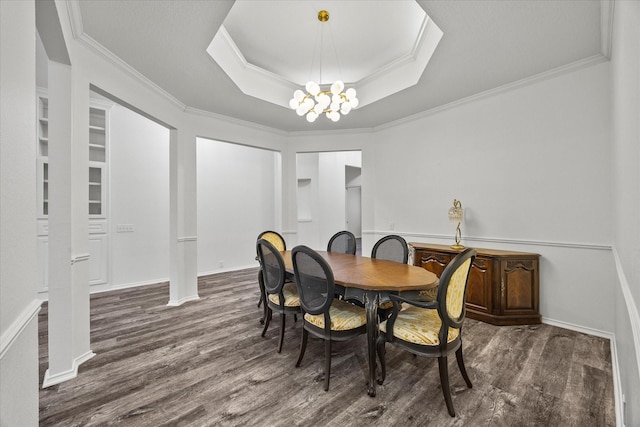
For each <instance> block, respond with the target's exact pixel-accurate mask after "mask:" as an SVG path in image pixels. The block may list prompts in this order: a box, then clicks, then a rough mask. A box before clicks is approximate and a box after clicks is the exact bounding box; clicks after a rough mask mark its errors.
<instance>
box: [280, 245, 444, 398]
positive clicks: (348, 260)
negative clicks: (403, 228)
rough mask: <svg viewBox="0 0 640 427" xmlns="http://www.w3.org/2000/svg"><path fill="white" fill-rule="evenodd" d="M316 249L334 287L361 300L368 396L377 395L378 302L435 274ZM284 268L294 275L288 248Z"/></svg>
mask: <svg viewBox="0 0 640 427" xmlns="http://www.w3.org/2000/svg"><path fill="white" fill-rule="evenodd" d="M318 253H319V254H320V255H321V256H322V257H323V258H324V259H325V260H326V261H327V263H328V264H329V265H330V266H331V270H332V271H333V276H334V281H335V283H336V287H337V288H338V289H339V290H340V291H342V292H341V293H342V294H343V295H344V297H345V299H355V300H358V301H360V302H361V303H362V304H363V305H364V307H365V309H366V312H367V349H368V355H369V378H368V381H369V386H368V390H367V392H368V394H369V396H375V395H376V381H375V376H376V375H375V374H376V339H377V337H378V305H379V304H380V301H384V300H388V296H387V295H388V294H389V293H397V292H403V291H422V290H427V289H431V288H433V287H435V286H438V277H437V276H436V275H435V274H433V273H432V272H430V271H427V270H425V269H423V268H420V267H416V266H413V265H408V264H402V263H399V262H394V261H387V260H382V259H375V258H369V257H363V256H359V255H350V254H342V253H337V252H324V251H318ZM281 254H282V258H283V259H284V265H285V269H286V271H287V275H288V276H289V278H290V279H292V280H293V279H294V272H293V261H292V259H291V251H282V252H281Z"/></svg>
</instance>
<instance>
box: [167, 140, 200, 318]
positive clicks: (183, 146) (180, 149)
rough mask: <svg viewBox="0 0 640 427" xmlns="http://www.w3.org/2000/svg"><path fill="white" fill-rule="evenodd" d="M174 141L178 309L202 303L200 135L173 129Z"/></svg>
mask: <svg viewBox="0 0 640 427" xmlns="http://www.w3.org/2000/svg"><path fill="white" fill-rule="evenodd" d="M170 139H171V141H170V160H169V165H170V166H169V168H170V174H169V175H170V178H169V179H170V197H169V204H170V215H169V221H170V228H171V230H170V239H171V242H170V247H171V249H170V252H171V275H170V284H169V304H168V305H170V306H178V305H181V304H183V303H185V302H187V301H193V300H197V299H199V296H198V263H197V260H198V241H197V237H196V236H197V215H196V210H197V200H196V199H197V196H196V135H195V132H192V131H191V130H190V129H179V130H178V129H172V130H171V136H170Z"/></svg>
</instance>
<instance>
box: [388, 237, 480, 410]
mask: <svg viewBox="0 0 640 427" xmlns="http://www.w3.org/2000/svg"><path fill="white" fill-rule="evenodd" d="M475 256H476V251H475V249H471V248H468V249H466V250H464V252H462V253H460V254H458V255H457V256H456V258H454V259H453V261H451V263H449V265H448V266H447V267H446V268H445V270H444V271H443V272H442V275H441V276H440V284H439V287H438V295H437V298H436V300H435V301H429V302H422V301H415V300H411V299H408V298H403V297H401V296H398V295H389V297H390V298H391V301H392V302H393V311H392V313H391V316H390V317H389V320H388V321H387V328H386V329H387V331H386V333H385V332H382V331H380V334H379V335H378V340H377V352H378V357H379V358H380V368H381V377H380V379H379V380H378V384H382V383H383V382H384V380H385V377H386V366H385V353H386V350H385V343H386V342H390V343H393V344H395V345H397V346H399V347H402V348H404V349H406V350H408V351H409V352H411V353H413V354H415V355H418V356H426V357H437V358H438V367H439V371H440V383H441V385H442V394H443V395H444V400H445V402H446V404H447V410H448V411H449V415H451V416H452V417H455V410H454V408H453V402H452V400H451V390H450V387H449V372H448V368H447V356H448V355H449V354H451V353H453V352H455V354H456V360H457V361H458V368H460V373H461V374H462V378H464V380H465V382H466V383H467V386H468V387H469V388H472V387H473V386H472V384H471V380H470V379H469V376H468V375H467V370H466V369H465V366H464V359H463V357H462V323H463V321H464V317H465V304H464V303H463V304H462V311H461V312H460V316H458V317H457V318H452V317H451V316H449V313H448V312H447V289H448V287H449V282H450V280H451V277H452V275H453V273H454V272H455V271H456V270H457V269H458V268H459V267H460V266H461V265H462V264H463V263H464V262H465V261H466V260H467V259H469V258H471V261H470V263H469V269H471V266H472V265H473V261H474V259H475ZM468 283H469V272H467V283H466V284H465V288H464V295H463V301H464V300H466V294H467V285H468ZM400 302H403V303H407V304H410V305H413V306H416V307H420V308H423V309H432V310H437V311H438V315H439V316H440V319H441V320H442V325H441V327H440V331H439V332H438V339H439V341H440V343H439V344H438V345H433V346H429V345H420V344H415V343H412V342H408V341H404V340H401V339H399V338H397V337H394V335H393V326H394V323H395V321H396V318H397V317H398V313H399V311H400ZM450 327H452V328H457V329H460V333H459V334H458V336H457V337H456V339H454V340H453V341H451V342H447V341H448V334H449V328H450Z"/></svg>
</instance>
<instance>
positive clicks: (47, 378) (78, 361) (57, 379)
mask: <svg viewBox="0 0 640 427" xmlns="http://www.w3.org/2000/svg"><path fill="white" fill-rule="evenodd" d="M95 355H96V354H95V353H94V352H93V351H91V350H89V351H87V352H86V353H84V354H83V355H81V356H78V357H76V358H75V359H73V363H72V365H71V369H69V370H68V371H63V372H59V373H57V374H54V375H51V373H50V372H49V369H47V371H46V372H45V373H44V380H43V381H42V388H47V387H51V386H52V385H56V384H60V383H62V382H65V381H69V380H71V379H73V378H75V377H77V376H78V367H79V366H80V365H82V364H83V363H84V362H86V361H87V360H89V359H91V358H92V357H93V356H95Z"/></svg>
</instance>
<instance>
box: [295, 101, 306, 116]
mask: <svg viewBox="0 0 640 427" xmlns="http://www.w3.org/2000/svg"><path fill="white" fill-rule="evenodd" d="M306 112H307V109H306V108H304V105H302V104H300V105H298V108H296V114H297V115H299V116H304V115H305V114H306Z"/></svg>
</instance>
